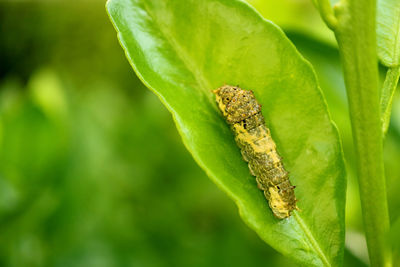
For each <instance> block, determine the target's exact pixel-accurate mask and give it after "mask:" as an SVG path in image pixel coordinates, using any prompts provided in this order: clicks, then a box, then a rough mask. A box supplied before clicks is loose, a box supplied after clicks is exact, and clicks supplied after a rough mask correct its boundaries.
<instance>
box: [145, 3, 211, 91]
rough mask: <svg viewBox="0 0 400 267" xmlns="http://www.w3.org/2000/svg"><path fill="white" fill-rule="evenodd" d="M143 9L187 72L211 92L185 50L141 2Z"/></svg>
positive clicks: (202, 75)
mask: <svg viewBox="0 0 400 267" xmlns="http://www.w3.org/2000/svg"><path fill="white" fill-rule="evenodd" d="M143 7H144V9H145V11H146V12H147V14H148V15H149V17H150V18H151V19H152V20H153V21H154V23H155V24H156V26H157V27H158V29H159V30H160V32H161V34H162V35H163V36H164V37H165V39H166V40H167V42H169V43H170V46H171V48H172V50H174V52H175V54H176V56H177V57H178V58H179V59H180V60H181V61H182V63H183V64H184V65H185V66H186V67H187V69H188V70H189V72H191V73H192V74H193V77H194V78H195V80H196V82H197V83H198V84H199V86H200V87H201V88H202V89H203V92H204V90H212V89H213V88H211V85H210V83H209V82H208V81H207V79H205V77H204V76H205V75H204V74H203V72H201V71H200V70H199V68H196V67H195V66H194V65H193V64H192V63H191V61H192V60H191V58H190V56H188V55H187V53H186V51H185V49H183V48H182V47H181V46H180V45H179V43H178V42H176V41H175V40H174V38H173V37H172V35H171V34H169V33H168V31H167V30H166V29H163V27H162V24H161V23H159V22H158V20H157V16H155V15H154V14H153V13H152V11H151V9H150V8H148V7H147V6H146V3H145V1H143Z"/></svg>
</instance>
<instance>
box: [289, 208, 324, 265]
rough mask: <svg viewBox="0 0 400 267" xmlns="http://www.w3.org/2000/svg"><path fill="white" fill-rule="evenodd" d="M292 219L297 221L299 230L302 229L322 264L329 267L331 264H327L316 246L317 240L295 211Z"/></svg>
mask: <svg viewBox="0 0 400 267" xmlns="http://www.w3.org/2000/svg"><path fill="white" fill-rule="evenodd" d="M293 217H294V219H295V220H296V221H297V223H298V224H299V225H300V227H301V229H303V232H304V233H305V234H306V236H307V238H308V240H309V242H310V243H311V245H312V247H313V248H314V250H315V251H316V252H317V254H318V255H319V257H320V258H321V260H322V262H323V263H324V264H325V265H326V266H331V264H330V263H329V261H328V259H327V258H326V256H325V254H324V252H323V251H322V249H321V247H320V246H319V245H318V242H317V240H316V239H315V238H314V236H313V234H312V233H311V231H310V229H309V228H308V227H307V225H306V224H305V223H304V221H303V219H302V218H301V216H300V215H299V214H298V213H297V212H296V211H295V212H293Z"/></svg>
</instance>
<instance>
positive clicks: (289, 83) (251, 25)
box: [107, 0, 345, 266]
mask: <svg viewBox="0 0 400 267" xmlns="http://www.w3.org/2000/svg"><path fill="white" fill-rule="evenodd" d="M107 9H108V12H109V14H110V17H111V20H112V21H113V23H114V26H115V27H116V29H117V32H118V36H119V39H120V42H121V44H122V46H123V48H124V49H125V52H126V54H127V57H128V59H129V61H130V63H131V64H132V66H133V68H134V69H135V71H136V73H137V75H138V76H139V78H140V79H141V80H142V81H143V82H144V83H145V85H146V86H147V87H148V88H150V89H151V90H152V91H153V92H154V93H156V94H157V95H158V96H159V98H160V99H161V101H162V102H163V103H164V104H165V105H166V106H167V108H168V109H169V111H170V112H171V113H172V115H173V117H174V119H175V122H176V124H177V127H178V130H179V132H180V134H181V136H182V139H183V142H184V144H185V145H186V147H187V148H188V150H189V151H190V152H191V153H192V155H193V157H194V158H195V160H196V161H197V163H198V164H199V165H200V166H201V167H202V168H203V169H204V170H205V171H206V173H207V174H208V176H209V177H210V178H211V179H212V180H213V181H214V182H215V183H216V184H217V185H218V186H220V187H221V188H222V189H223V190H224V191H225V192H226V193H227V194H228V195H229V196H230V197H231V198H232V199H233V200H234V201H235V202H236V204H237V205H238V207H239V210H240V214H241V216H242V218H243V220H244V221H245V222H246V223H247V224H248V225H249V226H250V227H251V228H252V229H254V230H255V231H256V232H257V233H258V234H259V236H260V237H261V238H262V239H263V240H264V241H266V242H267V243H268V244H270V245H271V246H272V247H274V248H275V249H277V250H278V251H280V252H281V253H283V254H284V255H287V256H289V257H291V258H293V259H295V260H297V261H298V262H302V263H306V264H308V265H316V266H320V265H334V266H337V265H340V262H341V261H342V256H343V246H344V205H345V178H344V177H345V173H344V166H343V159H342V152H341V147H340V142H339V137H338V134H337V131H336V129H335V127H334V126H333V124H332V122H331V120H330V117H329V114H328V112H327V108H326V104H325V102H324V99H323V97H322V94H321V92H320V89H319V87H318V84H317V81H316V78H315V74H314V71H313V69H312V68H311V66H310V64H308V63H307V62H306V61H305V60H304V59H303V58H302V57H301V55H300V54H299V53H298V52H297V51H296V49H295V48H294V46H293V45H292V44H291V43H290V41H289V40H288V39H287V38H286V37H285V35H284V34H283V33H282V31H281V30H280V29H278V28H277V27H276V26H275V25H274V24H272V23H270V22H268V21H265V20H264V19H263V18H262V17H261V16H260V15H258V14H257V13H256V12H255V11H254V10H253V9H252V8H250V7H249V6H248V5H247V4H245V3H242V2H240V1H228V0H220V1H216V0H207V1H194V0H193V1H138V0H111V1H109V2H108V3H107ZM225 83H226V84H235V85H236V84H239V85H240V86H241V87H242V88H245V89H251V90H253V91H254V92H255V95H256V97H257V98H258V99H259V101H260V102H261V103H262V104H263V114H264V116H265V118H266V121H267V125H268V127H269V128H270V129H271V132H272V136H273V138H274V139H275V141H276V143H277V147H278V151H279V152H280V154H281V155H282V156H283V158H284V160H283V161H284V164H285V167H286V169H287V170H289V171H290V177H291V178H290V179H291V181H292V183H293V184H295V185H296V186H297V188H296V195H297V198H298V199H299V203H298V206H299V207H300V209H301V211H300V212H297V213H295V215H294V216H292V217H291V218H289V219H287V220H278V219H276V218H274V217H273V215H272V213H271V211H270V209H269V207H268V204H267V202H266V200H265V199H264V197H263V194H262V192H261V191H260V190H258V189H257V186H256V181H255V179H254V177H252V176H251V175H250V174H249V170H248V168H247V166H246V163H245V162H244V161H243V160H242V158H241V155H240V152H239V149H238V148H237V146H236V145H235V142H234V140H233V136H232V133H231V132H230V130H229V127H228V126H227V125H226V123H225V122H224V120H223V118H222V116H221V115H220V113H219V111H218V109H217V107H216V104H215V101H214V98H213V94H212V93H211V90H212V89H215V88H217V87H219V86H221V85H223V84H225ZM188 179H190V177H188Z"/></svg>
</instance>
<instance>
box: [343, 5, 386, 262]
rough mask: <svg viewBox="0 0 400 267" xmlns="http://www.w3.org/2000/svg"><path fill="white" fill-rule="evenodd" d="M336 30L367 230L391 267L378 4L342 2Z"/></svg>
mask: <svg viewBox="0 0 400 267" xmlns="http://www.w3.org/2000/svg"><path fill="white" fill-rule="evenodd" d="M335 11H336V16H337V19H338V24H337V27H336V29H335V34H336V39H337V40H338V44H339V50H340V55H341V59H342V63H343V72H344V78H345V83H346V89H347V97H348V102H349V110H350V118H351V124H352V131H353V139H354V145H355V150H356V155H357V172H358V180H359V187H360V198H361V206H362V212H363V220H364V228H365V233H366V238H367V245H368V252H369V258H370V262H371V266H391V253H390V250H389V249H387V248H386V246H385V234H386V233H387V232H388V230H389V212H388V206H387V198H386V181H385V177H384V168H383V149H382V146H383V134H382V125H381V119H380V118H381V112H380V107H379V97H380V95H379V88H378V64H377V54H376V32H375V23H376V21H375V14H376V0H364V1H360V0H348V1H346V0H342V2H341V3H340V5H338V6H337V7H336V8H335Z"/></svg>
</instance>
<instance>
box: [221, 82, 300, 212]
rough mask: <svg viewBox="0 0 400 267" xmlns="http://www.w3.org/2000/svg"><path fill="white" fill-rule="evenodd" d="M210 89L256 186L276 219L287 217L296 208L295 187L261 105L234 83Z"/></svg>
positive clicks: (250, 92)
mask: <svg viewBox="0 0 400 267" xmlns="http://www.w3.org/2000/svg"><path fill="white" fill-rule="evenodd" d="M213 92H214V94H215V95H216V101H217V104H218V107H219V109H220V110H221V112H222V115H223V116H224V117H225V119H226V121H227V123H228V124H229V125H230V126H231V129H232V131H233V132H234V134H235V141H236V143H237V145H238V146H239V148H240V150H241V153H242V156H243V159H244V160H245V161H247V162H248V166H249V169H250V173H251V174H252V175H253V176H255V177H256V181H257V185H258V188H259V189H261V190H263V191H264V196H265V198H266V199H267V200H268V204H269V206H270V208H271V210H272V212H273V214H274V215H275V217H277V218H279V219H284V218H287V217H289V216H290V213H291V211H293V210H295V209H297V206H296V202H297V200H296V197H295V195H294V188H295V187H294V186H292V185H291V183H290V181H289V175H288V172H287V171H286V170H285V169H284V167H283V163H282V158H281V157H280V156H279V154H278V152H277V150H276V144H275V142H274V140H272V138H271V133H270V130H269V129H268V128H267V127H266V126H265V121H264V117H263V115H262V113H261V105H260V104H259V103H258V101H257V99H256V98H255V96H254V94H253V92H252V91H247V90H243V89H241V88H239V87H238V86H230V85H224V86H222V87H220V88H218V89H216V90H214V91H213Z"/></svg>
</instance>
